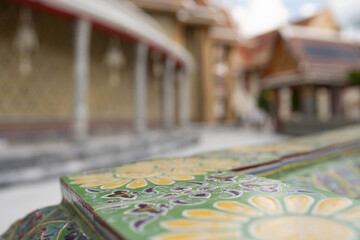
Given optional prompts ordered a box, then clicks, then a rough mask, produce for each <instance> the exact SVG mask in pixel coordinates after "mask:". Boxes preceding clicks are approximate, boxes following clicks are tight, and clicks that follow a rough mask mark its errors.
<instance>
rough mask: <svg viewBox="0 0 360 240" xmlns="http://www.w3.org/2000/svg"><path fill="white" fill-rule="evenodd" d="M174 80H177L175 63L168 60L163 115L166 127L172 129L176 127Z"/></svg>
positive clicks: (164, 85) (166, 63)
mask: <svg viewBox="0 0 360 240" xmlns="http://www.w3.org/2000/svg"><path fill="white" fill-rule="evenodd" d="M174 79H175V62H174V61H173V60H172V59H170V58H167V59H166V62H165V73H164V80H163V96H164V100H163V106H164V109H163V114H164V126H165V128H166V129H170V128H172V127H173V126H174V82H175V81H174Z"/></svg>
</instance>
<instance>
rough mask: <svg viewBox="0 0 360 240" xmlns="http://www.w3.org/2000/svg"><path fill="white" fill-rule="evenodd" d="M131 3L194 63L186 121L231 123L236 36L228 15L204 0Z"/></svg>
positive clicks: (164, 0)
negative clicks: (140, 9) (183, 49)
mask: <svg viewBox="0 0 360 240" xmlns="http://www.w3.org/2000/svg"><path fill="white" fill-rule="evenodd" d="M132 1H133V2H134V3H136V4H137V5H138V6H139V7H141V8H142V9H143V10H145V11H146V12H147V13H148V14H149V15H151V16H152V17H153V18H154V19H155V20H156V21H157V22H158V23H159V24H160V25H161V26H162V27H163V29H164V31H165V33H166V34H167V35H168V36H169V37H170V38H172V39H173V40H174V41H175V42H177V43H179V44H180V45H181V46H183V47H184V48H186V49H187V50H188V51H189V52H190V53H191V54H192V56H193V58H194V60H195V65H194V73H193V75H192V77H191V80H190V98H189V106H190V119H191V120H192V121H194V122H201V123H219V122H224V121H226V122H232V121H233V120H234V114H233V113H234V111H235V109H234V106H233V104H232V95H233V85H234V82H235V79H236V78H237V69H238V66H239V56H238V55H239V54H238V51H237V48H238V46H239V45H240V37H239V35H238V32H237V26H236V25H235V23H234V21H233V20H232V17H231V16H230V14H229V12H227V11H226V10H225V9H222V8H221V7H219V6H217V5H214V4H211V3H210V2H209V1H207V0H190V1H188V0H132Z"/></svg>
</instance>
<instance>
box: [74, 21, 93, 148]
mask: <svg viewBox="0 0 360 240" xmlns="http://www.w3.org/2000/svg"><path fill="white" fill-rule="evenodd" d="M90 37H91V23H89V22H87V21H85V20H77V22H76V24H75V62H74V109H73V111H74V112H73V114H74V115H73V123H72V125H73V138H74V140H75V141H76V142H78V143H82V142H84V141H86V139H87V137H88V128H89V127H88V125H89V123H88V121H89V117H88V99H87V93H88V83H89V48H90Z"/></svg>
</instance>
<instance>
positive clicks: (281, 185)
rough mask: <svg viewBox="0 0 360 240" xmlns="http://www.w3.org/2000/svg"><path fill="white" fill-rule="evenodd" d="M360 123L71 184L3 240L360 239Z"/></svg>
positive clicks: (78, 177) (94, 174) (65, 180)
mask: <svg viewBox="0 0 360 240" xmlns="http://www.w3.org/2000/svg"><path fill="white" fill-rule="evenodd" d="M359 183H360V125H358V126H353V127H349V128H345V129H341V130H337V131H329V132H324V133H322V134H318V135H313V136H307V137H301V138H294V139H291V140H288V141H286V142H283V143H276V144H268V145H262V146H252V147H239V148H232V149H226V150H222V151H215V152H210V153H204V154H198V155H194V156H190V157H184V158H171V159H155V160H149V161H141V162H136V163H130V164H125V165H121V166H117V167H113V168H111V169H100V170H96V171H88V172H83V173H79V174H75V175H69V176H64V177H62V178H61V186H62V194H63V201H62V203H61V204H60V205H58V206H53V207H46V208H42V209H40V210H37V211H34V212H32V213H30V214H29V215H27V216H26V217H25V218H23V219H21V220H19V221H18V222H16V223H14V224H13V225H12V226H11V227H10V229H9V230H8V231H7V232H5V233H4V234H3V235H2V236H1V237H0V239H1V240H5V239H31V240H33V239H45V240H55V239H66V240H85V239H152V240H180V239H201V240H203V239H266V240H282V239H293V240H297V239H299V240H300V239H326V240H331V239H336V240H337V239H342V240H345V239H360V228H359V227H360V200H358V198H360V185H359Z"/></svg>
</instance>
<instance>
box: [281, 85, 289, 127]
mask: <svg viewBox="0 0 360 240" xmlns="http://www.w3.org/2000/svg"><path fill="white" fill-rule="evenodd" d="M279 104H280V106H279V116H280V118H281V120H283V121H288V120H290V118H291V89H290V88H280V89H279Z"/></svg>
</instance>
